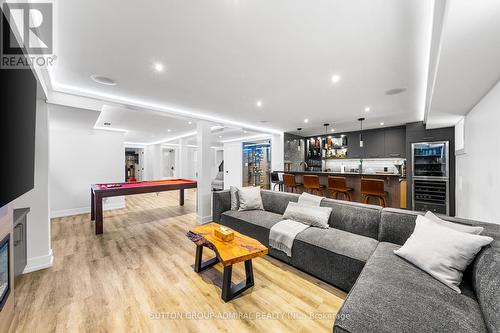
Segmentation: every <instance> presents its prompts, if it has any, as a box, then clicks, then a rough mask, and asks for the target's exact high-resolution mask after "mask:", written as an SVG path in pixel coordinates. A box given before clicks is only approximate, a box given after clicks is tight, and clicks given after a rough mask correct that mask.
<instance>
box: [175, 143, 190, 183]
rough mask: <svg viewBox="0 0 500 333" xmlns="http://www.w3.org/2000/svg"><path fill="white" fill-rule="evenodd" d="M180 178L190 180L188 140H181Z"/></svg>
mask: <svg viewBox="0 0 500 333" xmlns="http://www.w3.org/2000/svg"><path fill="white" fill-rule="evenodd" d="M178 150H179V154H178V155H179V170H178V171H179V173H178V175H179V177H180V178H189V162H188V161H189V155H188V154H189V151H188V146H187V138H180V139H179V149H178Z"/></svg>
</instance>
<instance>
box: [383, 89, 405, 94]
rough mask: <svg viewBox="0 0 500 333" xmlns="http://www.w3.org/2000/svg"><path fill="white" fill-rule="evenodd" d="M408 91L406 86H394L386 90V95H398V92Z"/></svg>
mask: <svg viewBox="0 0 500 333" xmlns="http://www.w3.org/2000/svg"><path fill="white" fill-rule="evenodd" d="M405 91H406V88H393V89H389V90H387V91H386V92H385V94H386V95H397V94H401V93H402V92H405Z"/></svg>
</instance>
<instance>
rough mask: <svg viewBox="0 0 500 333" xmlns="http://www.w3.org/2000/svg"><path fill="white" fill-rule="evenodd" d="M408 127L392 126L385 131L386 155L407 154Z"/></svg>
mask: <svg viewBox="0 0 500 333" xmlns="http://www.w3.org/2000/svg"><path fill="white" fill-rule="evenodd" d="M405 137H406V128H405V127H390V128H386V129H385V133H384V150H385V153H384V156H385V157H401V158H403V157H405V156H406V144H405V143H406V139H405Z"/></svg>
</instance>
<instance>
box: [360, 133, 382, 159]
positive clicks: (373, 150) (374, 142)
mask: <svg viewBox="0 0 500 333" xmlns="http://www.w3.org/2000/svg"><path fill="white" fill-rule="evenodd" d="M384 145H385V131H384V130H368V131H363V146H364V148H363V150H364V156H363V157H364V158H378V157H385V147H384Z"/></svg>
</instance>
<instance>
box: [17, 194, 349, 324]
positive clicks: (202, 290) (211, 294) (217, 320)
mask: <svg viewBox="0 0 500 333" xmlns="http://www.w3.org/2000/svg"><path fill="white" fill-rule="evenodd" d="M186 194H187V195H186V205H185V206H184V207H179V206H178V200H177V198H178V193H177V192H171V193H170V192H163V193H161V194H160V195H159V196H157V195H156V194H144V195H136V196H127V197H126V200H127V208H125V209H120V210H114V211H109V212H105V214H104V217H105V219H104V234H103V235H100V236H96V235H95V234H94V228H93V223H91V222H90V221H89V215H88V214H85V215H78V216H72V217H65V218H57V219H53V220H52V248H53V251H54V257H55V259H54V266H53V267H51V268H49V269H45V270H43V271H38V272H34V273H30V274H26V275H23V276H21V277H20V278H19V279H18V280H17V281H16V283H17V284H16V286H15V293H16V307H17V309H16V314H15V318H14V321H13V322H12V325H11V328H10V331H11V332H229V331H230V332H331V329H332V325H333V322H334V316H335V314H336V312H337V311H338V309H339V308H340V306H341V305H342V302H343V300H344V299H345V296H346V295H345V293H344V292H342V291H339V290H338V289H336V288H334V287H332V286H329V285H328V284H326V283H323V282H321V281H319V280H317V279H315V278H313V277H311V276H309V275H307V274H305V273H302V272H300V271H298V270H296V269H294V268H292V267H291V266H288V265H286V264H284V263H282V262H280V261H278V260H275V259H273V258H271V257H268V256H266V257H263V258H257V259H255V260H254V274H255V286H254V287H253V288H252V289H251V290H249V291H246V292H245V293H244V294H243V295H241V296H240V297H238V298H236V299H234V300H232V301H230V302H229V303H224V302H223V301H222V300H221V299H220V291H221V290H220V285H221V281H222V278H221V275H220V272H221V271H222V268H221V266H220V264H218V265H216V266H215V267H214V268H211V269H209V270H207V271H205V272H203V273H201V274H197V273H195V272H194V271H193V269H192V265H193V262H194V252H195V245H194V244H193V243H191V241H189V240H188V239H187V238H186V236H185V234H186V232H187V231H188V229H189V228H190V227H192V226H193V225H195V192H194V191H189V192H187V193H186ZM204 252H205V253H207V254H210V253H209V252H210V251H209V250H205V251H204ZM233 272H234V273H233V281H237V280H239V279H242V278H243V275H244V269H243V265H242V264H241V265H240V264H238V265H235V267H234V270H233ZM311 313H312V314H314V316H315V317H316V318H314V319H312V320H311V319H310V318H311V317H310V314H311ZM190 316H191V317H190ZM200 317H201V318H200ZM208 317H211V319H208Z"/></svg>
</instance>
